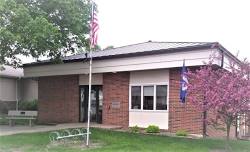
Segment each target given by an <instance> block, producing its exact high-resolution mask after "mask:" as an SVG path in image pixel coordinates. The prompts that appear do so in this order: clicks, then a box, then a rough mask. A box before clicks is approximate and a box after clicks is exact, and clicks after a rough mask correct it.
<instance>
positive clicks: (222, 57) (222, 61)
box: [220, 50, 224, 68]
mask: <svg viewBox="0 0 250 152" xmlns="http://www.w3.org/2000/svg"><path fill="white" fill-rule="evenodd" d="M223 66H224V51H223V50H221V63H220V67H221V68H223Z"/></svg>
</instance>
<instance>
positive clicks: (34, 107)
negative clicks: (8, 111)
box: [18, 100, 37, 111]
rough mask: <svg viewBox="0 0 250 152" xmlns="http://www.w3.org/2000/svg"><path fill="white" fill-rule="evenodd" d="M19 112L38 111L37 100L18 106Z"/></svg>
mask: <svg viewBox="0 0 250 152" xmlns="http://www.w3.org/2000/svg"><path fill="white" fill-rule="evenodd" d="M18 109H19V110H34V111H36V110H37V100H32V101H21V102H19V105H18Z"/></svg>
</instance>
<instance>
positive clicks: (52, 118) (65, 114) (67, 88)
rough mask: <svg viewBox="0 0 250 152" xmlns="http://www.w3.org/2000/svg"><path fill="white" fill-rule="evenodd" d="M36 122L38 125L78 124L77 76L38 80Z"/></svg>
mask: <svg viewBox="0 0 250 152" xmlns="http://www.w3.org/2000/svg"><path fill="white" fill-rule="evenodd" d="M38 121H39V122H40V123H69V122H79V86H78V75H67V76H51V77H40V78H39V79H38Z"/></svg>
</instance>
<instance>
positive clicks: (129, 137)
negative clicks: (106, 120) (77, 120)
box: [0, 129, 250, 152]
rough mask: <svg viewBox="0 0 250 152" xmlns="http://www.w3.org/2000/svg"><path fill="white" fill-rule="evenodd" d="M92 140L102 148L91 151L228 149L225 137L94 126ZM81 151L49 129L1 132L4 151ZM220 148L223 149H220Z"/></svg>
mask: <svg viewBox="0 0 250 152" xmlns="http://www.w3.org/2000/svg"><path fill="white" fill-rule="evenodd" d="M91 132H92V135H91V138H92V141H93V140H94V141H99V142H100V141H101V143H102V144H103V146H102V147H101V148H96V149H90V150H86V151H89V152H99V151H102V152H111V151H114V152H152V151H153V152H213V150H223V149H225V143H226V142H225V141H224V140H212V139H206V140H203V139H184V138H175V137H165V136H154V135H141V134H132V133H125V132H115V131H107V130H101V129H91ZM229 145H230V147H231V151H233V152H249V151H250V141H230V142H229ZM12 151H13V152H17V151H18V152H45V151H49V152H78V151H82V150H80V149H79V148H76V147H75V148H72V147H67V146H62V145H61V146H54V147H51V146H49V139H48V133H32V134H18V135H11V136H2V137H1V136H0V152H12ZM216 152H219V151H216Z"/></svg>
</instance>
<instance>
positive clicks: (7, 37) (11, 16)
mask: <svg viewBox="0 0 250 152" xmlns="http://www.w3.org/2000/svg"><path fill="white" fill-rule="evenodd" d="M90 10H91V4H90V1H89V0H60V1H59V0H0V35H1V37H0V51H1V53H0V65H1V64H8V65H13V66H19V65H20V64H21V60H20V59H19V55H25V56H32V57H34V58H36V59H39V58H40V57H43V56H46V57H47V58H49V59H52V60H54V61H60V58H61V57H62V56H65V55H67V54H70V53H77V52H78V51H79V50H82V49H84V48H88V45H89V40H88V37H89V36H88V33H89V22H90Z"/></svg>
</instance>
